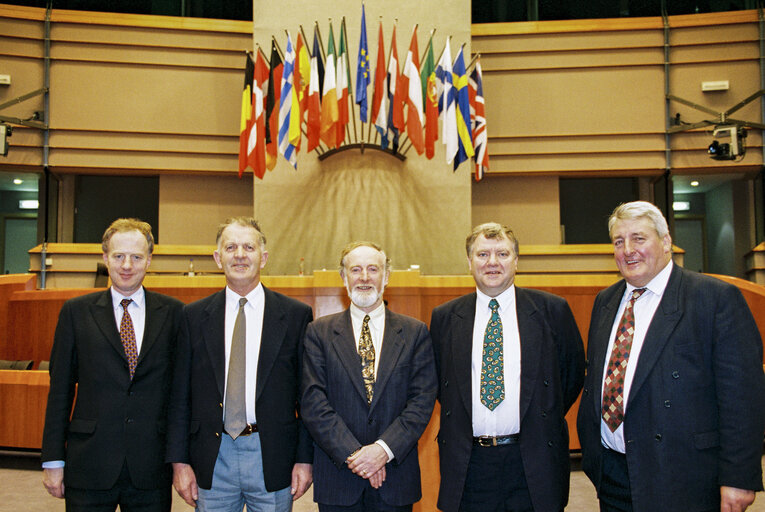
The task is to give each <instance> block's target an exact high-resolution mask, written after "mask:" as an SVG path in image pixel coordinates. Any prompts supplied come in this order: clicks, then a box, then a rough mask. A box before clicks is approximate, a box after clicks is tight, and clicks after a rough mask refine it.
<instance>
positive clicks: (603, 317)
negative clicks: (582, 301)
mask: <svg viewBox="0 0 765 512" xmlns="http://www.w3.org/2000/svg"><path fill="white" fill-rule="evenodd" d="M626 288H627V284H626V283H625V282H624V280H622V281H621V282H620V283H619V285H618V286H616V287H614V288H613V290H612V291H611V293H610V295H606V296H604V297H603V301H602V303H601V306H600V311H599V312H598V318H599V321H598V325H597V328H596V330H594V331H593V330H592V329H590V332H593V333H594V336H593V337H592V338H591V339H589V340H587V343H588V348H589V350H590V354H591V355H590V361H591V362H594V363H595V364H594V365H591V366H590V368H589V371H591V372H593V378H592V383H593V386H594V387H593V390H592V400H593V403H594V406H595V409H596V410H598V411H599V410H600V408H601V401H602V396H601V394H602V393H601V392H602V391H603V368H604V367H605V364H606V358H607V357H609V355H608V354H606V351H607V350H608V344H609V343H610V341H611V329H612V328H613V326H614V321H615V317H616V312H617V311H619V303H620V302H621V300H622V296H623V295H624V290H625V289H626ZM593 316H594V314H593Z"/></svg>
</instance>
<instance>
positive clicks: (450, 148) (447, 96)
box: [436, 38, 457, 164]
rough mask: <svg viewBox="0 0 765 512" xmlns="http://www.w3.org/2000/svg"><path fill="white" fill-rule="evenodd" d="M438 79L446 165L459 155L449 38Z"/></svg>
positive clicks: (437, 71)
mask: <svg viewBox="0 0 765 512" xmlns="http://www.w3.org/2000/svg"><path fill="white" fill-rule="evenodd" d="M436 77H437V78H438V83H437V85H438V89H439V100H438V101H439V103H438V110H439V112H440V113H441V114H440V115H441V116H442V117H443V119H442V120H441V126H442V132H443V133H442V135H443V138H444V140H443V143H444V145H445V146H446V163H447V164H450V163H452V162H453V161H454V155H456V154H457V115H456V113H455V107H456V102H455V92H456V91H455V90H454V87H453V83H452V82H453V80H454V75H453V74H452V52H451V49H450V47H449V38H447V39H446V45H445V46H444V52H443V53H442V54H441V59H440V60H439V61H438V66H437V67H436Z"/></svg>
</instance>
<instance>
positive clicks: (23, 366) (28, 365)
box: [0, 359, 35, 370]
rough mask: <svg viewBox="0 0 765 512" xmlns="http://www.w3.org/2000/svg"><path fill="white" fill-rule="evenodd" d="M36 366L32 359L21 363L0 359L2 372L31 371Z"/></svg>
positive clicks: (20, 361)
mask: <svg viewBox="0 0 765 512" xmlns="http://www.w3.org/2000/svg"><path fill="white" fill-rule="evenodd" d="M34 364H35V362H34V361H32V360H31V359H23V360H19V361H8V360H6V359H0V370H31V369H32V366H33V365H34Z"/></svg>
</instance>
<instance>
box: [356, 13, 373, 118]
mask: <svg viewBox="0 0 765 512" xmlns="http://www.w3.org/2000/svg"><path fill="white" fill-rule="evenodd" d="M369 75H370V73H369V47H368V46H367V18H366V14H365V13H364V4H361V35H360V36H359V57H358V59H356V104H357V105H358V106H359V120H360V121H361V122H362V123H366V122H367V88H368V87H369V81H370V76H369Z"/></svg>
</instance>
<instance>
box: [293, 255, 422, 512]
mask: <svg viewBox="0 0 765 512" xmlns="http://www.w3.org/2000/svg"><path fill="white" fill-rule="evenodd" d="M340 275H341V276H342V278H343V283H344V284H345V288H346V290H347V291H348V296H349V297H350V299H351V305H350V307H349V309H346V310H345V311H343V312H341V313H337V314H334V315H329V316H325V317H322V318H319V319H317V320H315V321H314V322H313V323H311V324H310V325H309V326H308V331H307V332H306V340H305V363H304V368H305V370H304V372H303V399H302V402H301V403H302V408H301V412H302V415H303V421H304V422H305V425H306V427H308V430H309V431H310V433H311V436H312V437H313V440H314V442H315V444H316V449H314V478H315V485H314V494H313V496H314V501H316V502H317V503H318V504H319V511H320V512H406V511H411V510H412V504H413V503H414V502H416V501H418V500H419V499H420V497H421V489H420V465H419V459H418V456H417V441H418V440H419V438H420V436H421V435H422V433H423V431H424V430H425V427H426V426H427V425H428V421H429V420H430V416H431V413H432V412H433V405H434V404H435V400H436V386H437V384H436V372H435V367H434V365H433V349H432V347H431V343H430V336H429V335H428V330H427V328H426V327H425V324H423V323H422V322H420V321H418V320H415V319H414V318H410V317H407V316H404V315H400V314H397V313H394V312H392V311H390V310H389V309H387V308H386V307H385V304H384V302H383V291H384V289H385V286H386V285H387V284H388V278H389V276H390V260H389V259H388V257H387V256H386V254H385V252H384V251H383V250H382V248H381V247H380V246H379V245H377V244H375V243H372V242H354V243H351V244H349V245H348V246H347V247H346V248H345V249H344V250H343V252H342V255H341V257H340Z"/></svg>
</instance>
